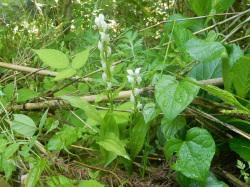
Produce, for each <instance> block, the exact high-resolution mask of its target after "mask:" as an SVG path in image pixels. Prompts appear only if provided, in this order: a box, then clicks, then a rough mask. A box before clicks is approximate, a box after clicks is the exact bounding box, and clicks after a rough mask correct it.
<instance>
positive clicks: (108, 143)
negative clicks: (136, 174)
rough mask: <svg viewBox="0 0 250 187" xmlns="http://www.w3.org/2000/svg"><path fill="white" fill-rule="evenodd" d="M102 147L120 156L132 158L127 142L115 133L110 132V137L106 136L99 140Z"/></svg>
mask: <svg viewBox="0 0 250 187" xmlns="http://www.w3.org/2000/svg"><path fill="white" fill-rule="evenodd" d="M97 143H98V144H99V145H100V146H101V147H103V148H104V149H105V150H107V151H111V152H113V153H115V154H117V155H119V156H122V157H124V158H126V159H128V160H130V158H129V156H128V154H127V152H126V150H125V144H124V143H123V142H122V141H121V140H120V139H119V138H118V137H116V136H115V135H112V134H110V137H109V138H105V139H103V140H101V141H98V142H97Z"/></svg>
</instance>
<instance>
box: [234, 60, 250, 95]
mask: <svg viewBox="0 0 250 187" xmlns="http://www.w3.org/2000/svg"><path fill="white" fill-rule="evenodd" d="M232 76H233V86H234V88H235V90H236V93H237V95H239V96H240V97H243V98H245V97H246V96H247V95H248V93H249V91H250V58H249V57H241V58H240V59H239V60H238V61H237V62H236V63H235V64H234V65H233V67H232ZM248 96H249V95H248Z"/></svg>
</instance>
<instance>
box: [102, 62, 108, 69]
mask: <svg viewBox="0 0 250 187" xmlns="http://www.w3.org/2000/svg"><path fill="white" fill-rule="evenodd" d="M101 65H102V69H103V70H105V69H106V67H107V66H106V64H105V63H104V62H103V61H102V60H101Z"/></svg>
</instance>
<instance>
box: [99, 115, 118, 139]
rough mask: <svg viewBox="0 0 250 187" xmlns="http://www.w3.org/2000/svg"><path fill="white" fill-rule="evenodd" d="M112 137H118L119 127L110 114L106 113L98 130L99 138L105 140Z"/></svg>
mask: <svg viewBox="0 0 250 187" xmlns="http://www.w3.org/2000/svg"><path fill="white" fill-rule="evenodd" d="M112 135H115V136H116V137H119V127H118V125H117V123H116V120H115V118H114V115H113V113H112V112H107V113H106V115H105V116H104V118H103V121H102V123H101V128H100V137H101V138H107V137H110V136H112Z"/></svg>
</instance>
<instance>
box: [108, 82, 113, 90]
mask: <svg viewBox="0 0 250 187" xmlns="http://www.w3.org/2000/svg"><path fill="white" fill-rule="evenodd" d="M111 88H112V82H107V89H108V90H111Z"/></svg>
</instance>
